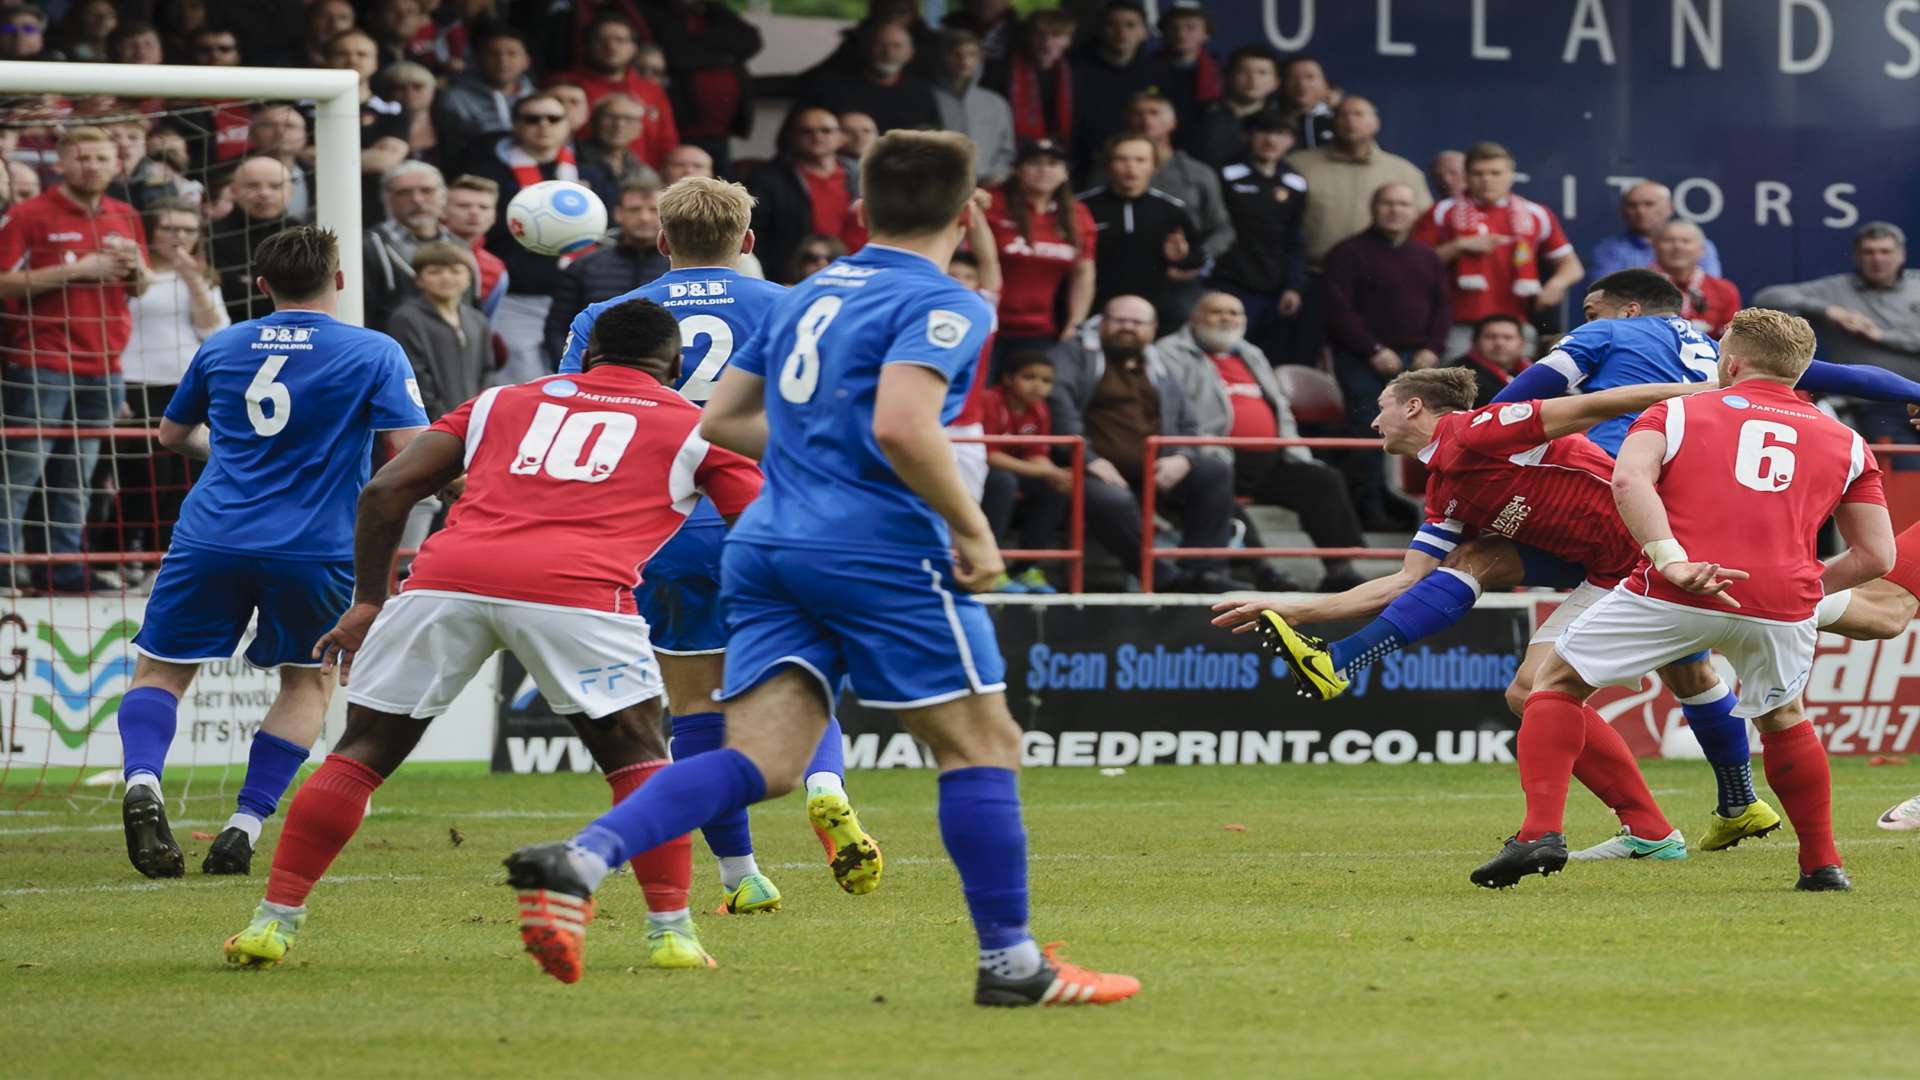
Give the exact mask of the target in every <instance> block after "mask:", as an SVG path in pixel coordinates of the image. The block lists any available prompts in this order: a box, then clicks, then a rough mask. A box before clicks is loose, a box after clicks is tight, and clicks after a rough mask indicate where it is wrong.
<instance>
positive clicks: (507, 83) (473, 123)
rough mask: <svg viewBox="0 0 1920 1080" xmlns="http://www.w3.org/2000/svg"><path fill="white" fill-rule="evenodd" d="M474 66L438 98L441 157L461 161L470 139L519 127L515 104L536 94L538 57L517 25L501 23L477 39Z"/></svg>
mask: <svg viewBox="0 0 1920 1080" xmlns="http://www.w3.org/2000/svg"><path fill="white" fill-rule="evenodd" d="M473 54H474V70H473V71H472V72H470V73H468V74H465V75H456V76H454V77H453V79H452V80H451V81H450V82H448V84H447V88H446V89H445V90H443V91H441V92H440V93H439V94H436V95H435V96H434V99H433V130H434V133H435V134H436V135H438V136H439V138H440V160H441V161H443V162H447V163H449V164H451V163H452V162H455V161H458V160H459V159H460V157H461V153H462V151H463V150H464V149H465V148H466V146H467V143H469V142H470V141H472V140H473V139H476V138H478V137H480V136H482V135H486V134H489V133H492V132H497V131H506V130H508V129H509V128H511V127H512V126H513V103H514V102H516V101H519V100H520V99H521V98H523V97H526V96H527V95H528V94H531V93H533V80H532V79H530V78H528V77H527V71H528V70H529V69H530V68H532V66H533V56H532V54H531V53H529V52H528V51H527V42H526V39H525V38H523V37H521V36H520V32H519V31H518V30H515V29H513V28H512V27H509V26H506V25H503V24H495V25H493V26H492V27H490V28H489V30H488V32H487V33H486V34H485V36H483V37H481V38H480V40H479V41H476V42H474V45H473Z"/></svg>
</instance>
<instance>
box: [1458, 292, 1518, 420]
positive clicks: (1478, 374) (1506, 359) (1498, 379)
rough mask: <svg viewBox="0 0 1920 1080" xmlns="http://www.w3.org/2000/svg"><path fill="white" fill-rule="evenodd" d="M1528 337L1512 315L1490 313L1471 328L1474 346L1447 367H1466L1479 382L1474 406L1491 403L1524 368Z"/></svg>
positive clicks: (1477, 382) (1476, 381)
mask: <svg viewBox="0 0 1920 1080" xmlns="http://www.w3.org/2000/svg"><path fill="white" fill-rule="evenodd" d="M1532 363H1533V361H1531V360H1529V359H1527V338H1526V334H1525V333H1524V332H1523V331H1522V329H1521V326H1520V320H1519V319H1516V318H1514V317H1513V316H1511V315H1489V316H1487V317H1486V318H1484V319H1481V320H1480V321H1479V322H1478V323H1477V324H1475V325H1474V328H1473V348H1472V349H1470V350H1468V352H1467V354H1466V355H1465V356H1462V357H1460V358H1458V359H1456V360H1454V362H1453V363H1451V364H1449V365H1447V366H1448V367H1463V368H1468V369H1470V370H1471V371H1472V372H1473V379H1474V382H1475V383H1476V384H1478V389H1477V390H1475V391H1474V395H1473V407H1474V408H1476V409H1478V408H1480V407H1481V406H1483V405H1488V404H1491V403H1492V401H1493V397H1494V395H1495V394H1498V393H1499V392H1500V391H1502V390H1504V389H1506V387H1507V384H1508V383H1510V382H1512V381H1513V377H1514V376H1515V375H1518V374H1520V373H1521V372H1522V371H1525V370H1527V367H1528V365H1530V364H1532Z"/></svg>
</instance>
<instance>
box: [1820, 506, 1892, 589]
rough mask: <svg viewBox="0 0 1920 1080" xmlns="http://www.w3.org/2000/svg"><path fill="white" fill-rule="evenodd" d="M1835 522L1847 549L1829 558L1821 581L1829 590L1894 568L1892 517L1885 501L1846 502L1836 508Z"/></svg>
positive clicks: (1856, 582)
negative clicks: (1888, 513)
mask: <svg viewBox="0 0 1920 1080" xmlns="http://www.w3.org/2000/svg"><path fill="white" fill-rule="evenodd" d="M1833 523H1834V525H1835V526H1837V527H1838V528H1839V530H1840V538H1841V539H1842V540H1845V541H1846V542H1847V550H1845V551H1843V552H1841V553H1840V554H1838V555H1835V556H1834V557H1833V558H1831V559H1828V560H1827V568H1826V570H1825V571H1824V572H1822V573H1821V575H1820V585H1821V587H1822V588H1823V589H1825V590H1826V592H1827V593H1828V594H1832V593H1837V592H1839V591H1841V590H1842V589H1851V588H1853V587H1854V586H1855V585H1865V584H1866V583H1867V582H1869V581H1873V580H1875V579H1876V578H1882V577H1885V576H1886V575H1887V571H1889V570H1892V569H1893V561H1894V558H1895V556H1896V549H1895V547H1894V540H1893V520H1892V519H1891V518H1890V517H1888V516H1887V508H1886V505H1885V504H1884V503H1876V502H1843V503H1841V504H1840V505H1839V506H1837V507H1835V508H1834V511H1833Z"/></svg>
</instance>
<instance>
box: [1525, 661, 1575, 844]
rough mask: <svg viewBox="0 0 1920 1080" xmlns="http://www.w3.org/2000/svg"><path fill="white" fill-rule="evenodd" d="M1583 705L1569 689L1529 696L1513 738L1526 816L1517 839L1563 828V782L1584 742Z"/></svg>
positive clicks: (1531, 837) (1564, 808) (1533, 836)
mask: <svg viewBox="0 0 1920 1080" xmlns="http://www.w3.org/2000/svg"><path fill="white" fill-rule="evenodd" d="M1585 711H1586V706H1585V705H1584V704H1582V703H1581V701H1580V699H1578V698H1576V697H1574V696H1573V695H1572V694H1563V693H1560V692H1558V691H1555V690H1541V691H1538V692H1536V693H1534V694H1531V695H1529V696H1528V697H1527V707H1526V710H1525V712H1524V713H1523V714H1522V716H1521V719H1520V736H1519V738H1517V739H1515V740H1514V745H1515V748H1516V750H1517V751H1518V757H1519V759H1520V790H1521V791H1523V792H1525V793H1526V796H1527V818H1526V820H1525V821H1524V822H1522V823H1521V825H1520V834H1519V835H1520V839H1522V840H1538V839H1539V838H1540V837H1541V836H1544V835H1545V834H1547V833H1550V832H1560V831H1561V830H1562V829H1563V828H1564V827H1565V818H1566V814H1567V782H1568V781H1569V780H1571V779H1572V778H1573V763H1574V762H1575V761H1577V760H1578V759H1579V757H1580V752H1581V750H1583V749H1584V748H1585V746H1586V741H1587V722H1586V717H1584V716H1583V715H1581V714H1582V713H1583V712H1585Z"/></svg>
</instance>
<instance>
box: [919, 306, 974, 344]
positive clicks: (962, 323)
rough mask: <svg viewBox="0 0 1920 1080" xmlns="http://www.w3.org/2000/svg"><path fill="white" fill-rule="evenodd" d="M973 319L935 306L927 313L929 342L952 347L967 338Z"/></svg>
mask: <svg viewBox="0 0 1920 1080" xmlns="http://www.w3.org/2000/svg"><path fill="white" fill-rule="evenodd" d="M971 329H973V321H972V320H971V319H968V318H967V317H966V316H965V315H962V314H960V313H959V312H957V311H947V310H945V309H944V308H935V309H933V310H932V311H930V312H928V313H927V344H929V345H932V346H934V347H935V348H940V349H951V348H953V347H954V346H956V345H958V344H960V342H961V341H963V340H965V338H966V336H967V331H969V330H971Z"/></svg>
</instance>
